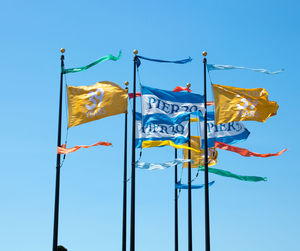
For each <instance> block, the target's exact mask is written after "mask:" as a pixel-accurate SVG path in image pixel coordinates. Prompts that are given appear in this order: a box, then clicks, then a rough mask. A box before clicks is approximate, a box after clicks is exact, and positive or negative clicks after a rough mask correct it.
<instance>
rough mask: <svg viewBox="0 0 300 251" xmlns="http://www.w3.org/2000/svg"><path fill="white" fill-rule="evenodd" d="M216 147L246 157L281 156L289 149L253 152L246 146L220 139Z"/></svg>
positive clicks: (216, 142)
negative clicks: (234, 144) (224, 141)
mask: <svg viewBox="0 0 300 251" xmlns="http://www.w3.org/2000/svg"><path fill="white" fill-rule="evenodd" d="M215 147H216V148H219V149H222V150H227V151H231V152H235V153H238V154H239V155H242V156H244V157H261V158H267V157H273V156H279V155H281V154H283V153H284V152H285V151H287V149H283V150H281V151H280V152H278V153H262V154H261V153H255V152H251V151H249V150H248V149H245V148H240V147H236V146H231V145H228V144H226V143H223V142H218V141H215Z"/></svg>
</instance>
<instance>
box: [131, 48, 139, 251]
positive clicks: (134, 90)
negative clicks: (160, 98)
mask: <svg viewBox="0 0 300 251" xmlns="http://www.w3.org/2000/svg"><path fill="white" fill-rule="evenodd" d="M133 54H134V55H135V56H134V58H133V62H134V63H133V114H132V159H131V212H130V220H131V222H130V251H134V250H135V129H136V123H135V122H136V121H135V110H136V97H135V95H136V63H137V54H138V50H134V51H133Z"/></svg>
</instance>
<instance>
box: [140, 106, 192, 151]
mask: <svg viewBox="0 0 300 251" xmlns="http://www.w3.org/2000/svg"><path fill="white" fill-rule="evenodd" d="M135 117H136V137H135V138H136V139H135V147H137V148H141V147H142V142H143V141H145V140H160V141H163V140H171V141H173V142H174V143H175V144H183V143H185V142H187V141H188V119H189V118H188V117H187V118H186V120H185V121H182V122H181V123H179V124H174V125H168V124H147V125H144V126H143V125H142V114H141V113H138V112H137V113H136V116H135Z"/></svg>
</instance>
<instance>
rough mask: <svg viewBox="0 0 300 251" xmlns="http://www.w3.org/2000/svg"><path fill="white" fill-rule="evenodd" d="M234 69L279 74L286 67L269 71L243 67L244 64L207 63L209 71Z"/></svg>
mask: <svg viewBox="0 0 300 251" xmlns="http://www.w3.org/2000/svg"><path fill="white" fill-rule="evenodd" d="M234 69H240V70H250V71H256V72H260V73H265V74H278V73H280V72H283V71H284V69H281V70H279V71H273V72H272V71H268V70H266V69H255V68H249V67H243V66H232V65H218V64H207V70H208V71H213V70H234Z"/></svg>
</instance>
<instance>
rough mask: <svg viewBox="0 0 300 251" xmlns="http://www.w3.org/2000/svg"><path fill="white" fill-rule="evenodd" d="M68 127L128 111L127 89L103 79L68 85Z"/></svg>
mask: <svg viewBox="0 0 300 251" xmlns="http://www.w3.org/2000/svg"><path fill="white" fill-rule="evenodd" d="M67 92H68V108H69V109H68V111H69V123H68V127H73V126H77V125H80V124H83V123H87V122H90V121H94V120H98V119H101V118H105V117H109V116H112V115H116V114H120V113H126V112H127V90H124V89H122V88H121V87H120V86H119V85H117V84H115V83H112V82H108V81H103V82H98V83H96V84H95V85H91V86H78V87H75V86H68V89H67Z"/></svg>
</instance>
